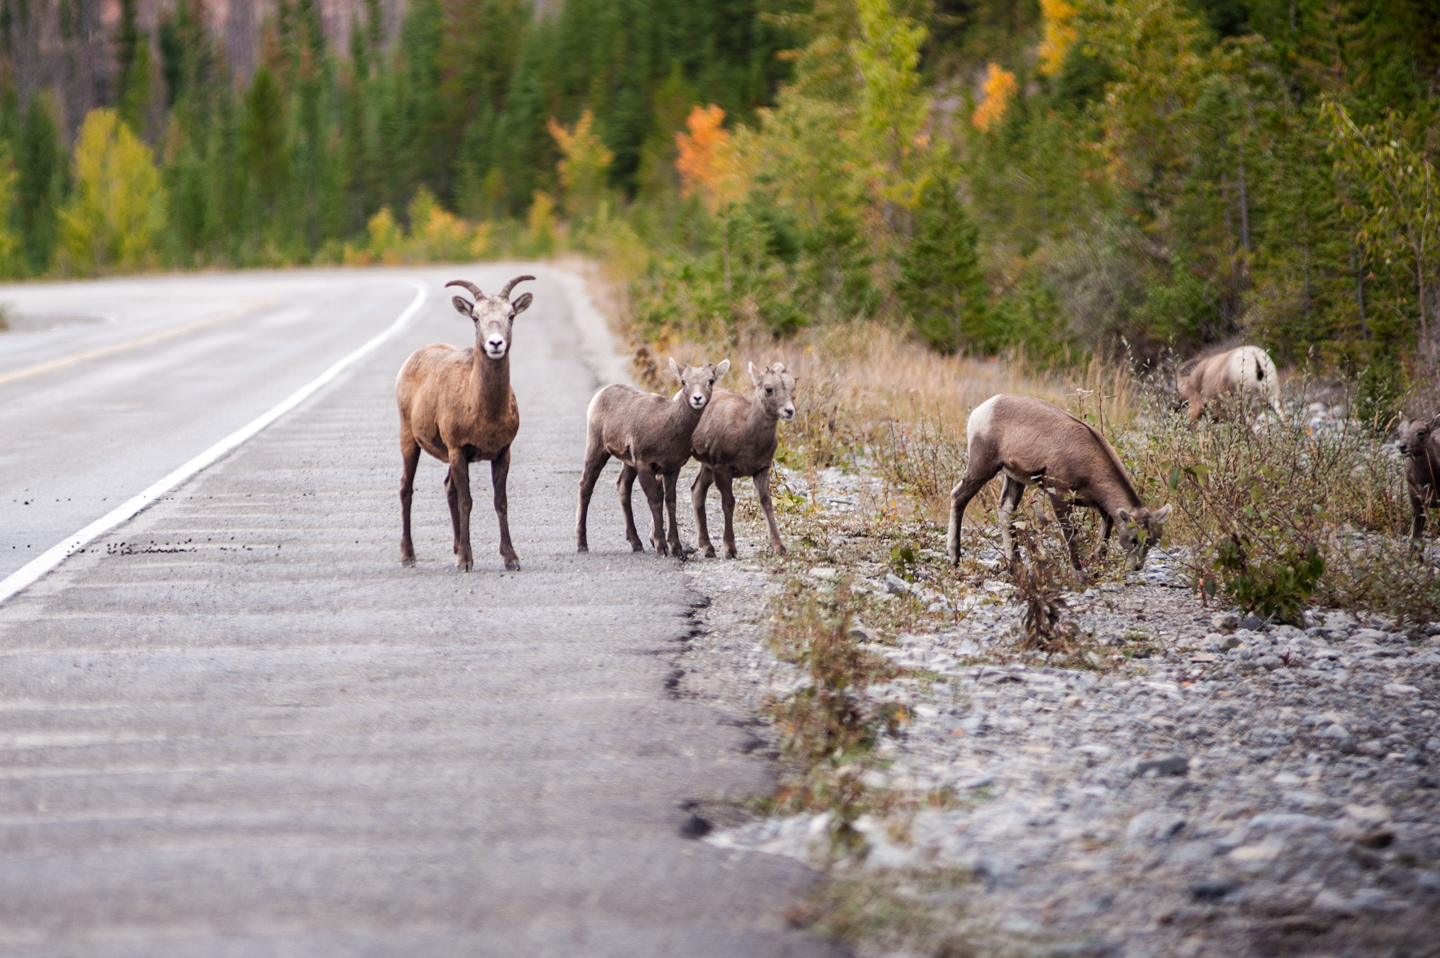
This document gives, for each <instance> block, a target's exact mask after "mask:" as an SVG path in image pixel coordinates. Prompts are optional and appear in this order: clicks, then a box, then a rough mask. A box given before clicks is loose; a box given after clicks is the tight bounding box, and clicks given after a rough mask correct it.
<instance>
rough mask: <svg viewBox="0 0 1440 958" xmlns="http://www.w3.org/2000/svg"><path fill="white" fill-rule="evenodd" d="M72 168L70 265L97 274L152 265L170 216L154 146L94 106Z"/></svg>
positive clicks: (65, 227)
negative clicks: (156, 163)
mask: <svg viewBox="0 0 1440 958" xmlns="http://www.w3.org/2000/svg"><path fill="white" fill-rule="evenodd" d="M73 168H74V177H75V189H74V192H73V193H71V196H70V201H69V202H68V203H66V204H65V207H64V208H63V209H62V210H61V211H60V245H61V250H62V253H63V255H64V256H65V257H66V261H67V263H66V265H67V266H68V268H69V269H70V270H72V271H74V272H79V273H98V272H102V271H105V270H112V269H136V268H140V267H143V266H146V265H150V264H151V263H152V262H153V261H154V254H155V243H156V240H157V238H158V237H159V235H160V230H161V227H162V226H163V224H164V219H165V206H164V196H163V194H162V193H161V191H160V174H159V173H158V172H157V171H156V169H155V158H154V157H153V156H152V155H151V153H150V148H149V147H148V146H146V145H145V144H144V143H142V142H141V141H140V140H139V139H138V138H136V136H135V134H133V133H131V132H130V128H129V127H127V126H126V125H125V124H124V123H123V122H121V121H120V118H119V116H118V115H116V113H115V111H114V110H110V109H98V110H92V111H90V114H89V115H88V116H86V117H85V123H84V124H83V125H82V126H81V127H80V136H79V138H78V139H77V140H76V142H75V153H74V159H73Z"/></svg>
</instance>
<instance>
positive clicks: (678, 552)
mask: <svg viewBox="0 0 1440 958" xmlns="http://www.w3.org/2000/svg"><path fill="white" fill-rule="evenodd" d="M679 483H680V470H678V469H677V470H675V471H674V472H667V473H665V511H666V512H667V513H668V514H669V517H670V532H669V535H668V538H669V540H670V554H671V555H673V556H678V557H679V558H682V559H683V558H685V547H684V546H683V545H682V544H681V543H680V522H679V519H678V518H677V517H676V515H675V487H676V486H677V485H679Z"/></svg>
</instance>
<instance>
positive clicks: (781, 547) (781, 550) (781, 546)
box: [772, 542, 785, 556]
mask: <svg viewBox="0 0 1440 958" xmlns="http://www.w3.org/2000/svg"><path fill="white" fill-rule="evenodd" d="M772 548H773V549H774V550H775V554H776V555H777V556H783V555H784V554H785V543H783V542H777V543H775V545H774V546H772Z"/></svg>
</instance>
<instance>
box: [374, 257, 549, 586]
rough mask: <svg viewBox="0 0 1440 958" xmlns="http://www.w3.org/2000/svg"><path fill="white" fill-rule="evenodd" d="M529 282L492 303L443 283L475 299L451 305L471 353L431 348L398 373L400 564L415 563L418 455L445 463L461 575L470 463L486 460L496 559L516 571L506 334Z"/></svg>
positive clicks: (470, 561) (512, 412)
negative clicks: (509, 491)
mask: <svg viewBox="0 0 1440 958" xmlns="http://www.w3.org/2000/svg"><path fill="white" fill-rule="evenodd" d="M534 278H535V277H533V276H517V277H516V278H514V279H512V280H511V281H510V282H508V283H506V284H505V288H504V289H502V290H501V291H500V292H499V293H497V294H495V295H493V296H486V295H485V294H484V293H482V292H480V287H478V286H476V285H475V284H474V283H471V282H469V281H467V280H463V279H457V280H452V281H451V282H448V283H446V284H445V285H446V286H460V287H462V288H464V289H467V290H469V291H470V293H471V294H472V295H473V296H474V297H475V301H474V302H473V303H472V302H470V301H469V300H467V299H465V298H464V297H463V296H456V297H454V299H452V300H451V302H452V303H454V305H455V309H456V310H457V311H459V312H460V313H461V315H463V316H465V317H467V318H468V319H470V321H471V322H472V323H474V325H475V345H474V347H472V348H469V349H457V348H456V347H454V346H448V345H445V344H444V343H432V344H431V345H429V346H422V347H420V348H419V349H417V350H415V352H413V353H411V354H410V358H409V359H407V360H405V365H404V366H402V367H401V368H400V376H399V378H398V379H397V380H396V382H395V399H396V402H397V403H398V404H399V407H400V455H401V459H402V461H403V465H404V472H403V475H402V477H401V480H400V525H401V533H400V560H401V562H403V563H404V564H405V565H407V566H413V565H414V564H415V546H414V544H413V543H412V542H411V539H410V502H411V499H412V498H413V496H414V491H415V469H416V467H417V466H418V465H419V463H420V451H421V450H422V449H423V450H424V451H426V452H428V453H429V454H430V455H432V456H434V457H435V458H436V459H439V460H441V461H442V462H447V463H449V464H450V471H449V472H448V473H447V474H446V476H445V495H446V498H447V499H448V500H449V502H450V522H451V526H452V527H453V529H454V533H455V543H454V548H455V565H456V566H457V567H458V568H460V569H461V570H463V571H466V572H468V571H470V569H471V568H472V567H473V566H474V562H475V560H474V556H473V554H472V552H471V549H470V507H471V498H470V463H472V462H476V461H479V460H484V459H488V460H490V476H491V480H492V483H493V485H494V489H495V515H496V517H497V518H498V519H499V522H500V555H501V557H502V558H503V559H504V560H505V568H507V569H510V570H518V569H519V568H520V559H519V557H517V556H516V555H515V548H514V546H513V545H511V543H510V522H509V517H508V500H507V498H506V495H505V478H506V476H507V475H508V474H509V471H510V444H511V442H513V441H514V439H515V434H516V433H517V432H518V431H519V430H520V411H519V409H518V408H517V407H516V405H515V392H514V390H512V389H511V388H510V334H511V327H512V325H513V324H514V322H515V317H516V316H518V315H519V314H520V313H522V312H524V311H525V309H526V307H528V306H529V305H530V301H531V296H530V294H529V293H525V294H524V295H523V296H519V297H517V298H516V299H515V300H514V301H513V302H512V301H511V300H510V291H511V290H513V289H514V288H515V284H516V283H521V282H525V281H527V280H533V279H534Z"/></svg>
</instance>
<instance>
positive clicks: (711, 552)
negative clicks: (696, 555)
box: [705, 546, 715, 559]
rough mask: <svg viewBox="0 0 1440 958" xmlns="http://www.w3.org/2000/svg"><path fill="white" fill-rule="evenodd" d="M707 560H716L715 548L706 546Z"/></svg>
mask: <svg viewBox="0 0 1440 958" xmlns="http://www.w3.org/2000/svg"><path fill="white" fill-rule="evenodd" d="M705 558H707V559H713V558H715V547H714V546H706V547H705Z"/></svg>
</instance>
